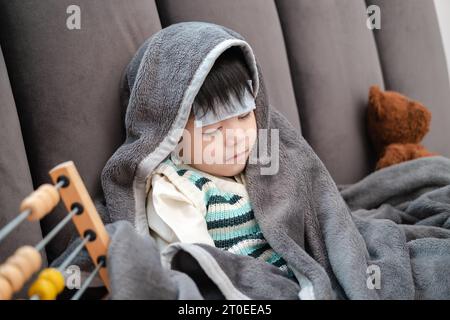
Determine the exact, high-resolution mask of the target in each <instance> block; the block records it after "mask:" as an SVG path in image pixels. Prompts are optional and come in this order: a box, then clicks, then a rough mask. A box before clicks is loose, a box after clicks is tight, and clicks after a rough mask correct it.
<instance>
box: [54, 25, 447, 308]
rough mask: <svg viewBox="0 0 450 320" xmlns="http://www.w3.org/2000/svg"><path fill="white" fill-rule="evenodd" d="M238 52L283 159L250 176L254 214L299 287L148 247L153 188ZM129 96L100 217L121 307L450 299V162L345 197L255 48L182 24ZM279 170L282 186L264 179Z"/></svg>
mask: <svg viewBox="0 0 450 320" xmlns="http://www.w3.org/2000/svg"><path fill="white" fill-rule="evenodd" d="M231 46H238V47H240V48H241V49H242V51H243V53H244V56H245V58H246V62H247V64H248V66H249V68H250V70H251V75H252V84H253V91H254V93H255V94H256V105H257V108H256V109H255V114H256V120H257V125H258V128H259V129H269V130H273V129H278V138H279V139H278V140H277V142H278V144H276V145H277V149H276V150H272V149H271V148H270V147H269V148H266V149H268V150H266V152H267V154H266V157H262V158H261V157H259V158H258V159H259V161H256V162H255V163H248V164H247V166H246V169H245V176H246V180H247V189H248V193H249V196H250V200H251V202H252V206H253V211H254V213H255V218H256V219H257V221H258V223H259V225H260V227H261V230H262V232H263V234H264V236H265V238H266V240H267V241H268V242H269V244H270V245H271V246H272V248H273V249H274V250H275V251H276V252H277V253H279V254H280V255H281V256H282V257H283V258H284V260H285V261H286V262H287V264H288V266H289V267H290V269H291V270H292V271H293V272H294V274H295V276H296V280H297V281H293V280H291V279H290V278H287V277H286V276H285V275H284V274H283V273H282V272H281V271H280V270H278V269H277V268H276V267H274V266H272V265H269V264H267V263H265V262H262V261H260V260H256V259H253V258H250V257H246V256H239V255H234V254H231V253H228V252H225V251H222V250H220V249H218V248H215V247H212V246H208V245H204V244H186V243H175V244H172V245H171V246H169V247H168V248H167V249H166V250H165V251H164V252H162V253H161V252H159V251H158V249H157V246H156V243H155V241H154V239H153V238H152V237H151V236H150V234H149V229H148V225H147V219H146V214H145V198H146V180H147V177H148V176H149V175H150V174H151V172H152V171H153V170H154V169H155V168H156V166H157V165H158V164H159V163H161V162H162V161H163V160H164V159H165V158H166V157H167V156H168V155H169V154H170V152H171V151H172V150H173V149H174V148H175V146H176V144H177V142H178V140H179V138H180V135H181V132H180V131H179V130H178V129H182V128H184V127H185V125H186V122H187V119H188V116H189V113H190V108H191V105H192V102H193V101H194V98H195V95H196V94H197V92H198V90H199V89H200V87H201V85H202V83H203V81H204V79H205V77H206V75H207V74H208V72H209V70H210V69H211V67H212V65H213V63H214V61H215V59H216V58H217V57H218V56H219V55H220V54H221V53H222V52H223V51H224V50H226V49H227V48H229V47H231ZM122 88H123V97H124V104H125V105H124V106H126V107H127V113H126V120H125V124H126V132H127V138H126V141H125V142H124V143H123V145H122V146H121V147H120V148H119V149H118V150H117V151H116V152H115V153H114V155H113V156H112V157H111V158H110V160H109V161H108V163H107V164H106V166H105V168H104V170H103V173H102V186H103V190H104V196H105V203H106V205H105V206H102V205H101V204H98V209H99V211H100V212H101V214H102V218H103V220H104V221H105V223H108V224H109V225H108V230H109V231H110V233H111V239H112V241H111V245H110V248H109V257H108V271H109V275H110V278H111V287H112V292H111V298H114V299H216V298H219V299H220V298H225V299H255V298H256V299H299V298H300V299H415V298H421V299H440V298H447V299H448V298H450V231H449V227H450V220H449V214H450V160H448V159H446V158H443V157H432V158H424V159H418V160H415V161H410V162H407V163H403V164H399V165H395V166H392V167H390V168H386V169H384V170H381V171H379V172H376V173H373V174H371V175H369V176H368V177H366V178H365V179H363V180H362V181H360V182H358V183H356V184H354V185H350V186H339V188H338V186H336V184H335V183H334V181H333V180H332V178H331V177H330V175H329V173H328V171H327V170H326V168H325V166H324V165H323V163H322V162H321V161H320V159H319V158H318V157H317V156H316V154H315V153H314V152H313V150H312V149H311V147H310V146H309V145H308V143H307V142H306V141H305V140H304V139H303V137H302V136H301V135H300V134H298V133H297V131H296V130H294V128H293V127H292V126H291V125H290V123H289V122H288V121H287V120H286V119H285V118H284V117H283V116H282V115H281V114H280V113H279V112H278V111H277V110H276V109H275V108H272V107H271V106H269V105H268V102H267V97H266V94H265V87H264V81H263V78H262V74H261V72H260V68H259V65H258V63H257V59H256V58H255V56H254V54H253V51H252V49H251V47H250V46H249V44H248V43H247V42H246V41H245V40H244V39H243V38H242V36H240V35H239V34H237V33H236V32H234V31H232V30H230V29H227V28H225V27H222V26H218V25H214V24H209V23H200V22H189V23H180V24H175V25H172V26H170V27H168V28H165V29H163V30H161V31H160V32H158V33H157V34H155V35H153V36H152V37H151V38H149V39H148V40H147V41H146V42H145V43H144V44H143V45H142V46H141V48H140V49H139V50H138V52H137V53H136V55H135V57H134V58H133V60H132V61H131V62H130V64H129V66H128V68H127V70H126V73H125V77H124V79H123V84H122ZM262 140H263V139H262V138H261V137H258V144H259V145H264V143H265V142H266V141H262ZM269 140H270V139H269ZM269 142H273V141H269ZM256 153H257V150H252V154H251V156H250V157H252V155H253V156H254V155H255V154H256ZM268 168H276V169H277V170H276V174H263V173H264V172H266V173H267V172H268V171H270V170H268ZM265 169H266V171H264V170H265ZM267 170H268V171H267ZM69 251H70V248H69V249H68V252H69ZM85 261H87V260H85ZM55 264H57V262H56V263H55ZM78 264H80V265H83V259H82V257H81V256H80V257H79V259H78Z"/></svg>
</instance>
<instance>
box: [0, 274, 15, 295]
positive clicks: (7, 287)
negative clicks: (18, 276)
mask: <svg viewBox="0 0 450 320" xmlns="http://www.w3.org/2000/svg"><path fill="white" fill-rule="evenodd" d="M13 292H14V291H13V288H12V286H11V283H10V282H9V281H8V280H6V279H5V278H4V277H2V276H0V300H9V299H11V297H12V295H13Z"/></svg>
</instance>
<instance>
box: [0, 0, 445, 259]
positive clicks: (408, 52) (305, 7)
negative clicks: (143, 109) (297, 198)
mask: <svg viewBox="0 0 450 320" xmlns="http://www.w3.org/2000/svg"><path fill="white" fill-rule="evenodd" d="M70 4H73V1H68V0H41V1H36V0H34V1H33V0H20V1H18V0H14V1H11V0H0V46H1V51H0V52H1V53H2V54H1V55H0V133H1V139H0V179H1V182H2V185H1V188H0V209H1V212H0V227H1V226H3V225H5V224H6V223H7V221H9V220H11V219H12V218H13V217H14V216H15V215H17V213H18V207H19V204H20V202H21V200H22V199H23V198H24V197H25V196H26V195H28V194H29V193H30V192H31V191H32V190H33V188H36V187H38V186H39V185H40V184H42V183H46V182H49V181H50V180H49V176H48V170H50V169H51V168H52V167H53V166H55V165H56V164H58V163H60V162H62V161H66V160H73V161H74V162H75V164H76V165H77V167H78V169H79V171H80V173H81V175H82V177H83V179H84V182H85V184H86V185H87V187H88V190H89V192H90V194H91V195H92V197H93V198H101V195H102V190H101V184H100V173H101V170H102V168H103V166H104V164H105V163H106V161H107V159H108V158H109V157H110V156H111V154H112V153H113V152H114V151H115V149H116V148H117V147H118V146H119V145H120V144H121V143H122V141H123V140H124V130H123V115H124V112H125V107H126V106H124V105H122V104H121V99H120V98H121V97H120V95H119V83H120V78H121V76H122V75H123V71H124V68H125V66H126V65H127V63H128V62H129V60H130V59H131V57H132V56H133V54H134V53H135V51H136V50H137V48H138V47H139V45H140V44H141V43H142V42H143V41H144V40H145V39H146V38H148V37H149V36H150V35H152V34H153V33H155V32H156V31H158V30H159V29H161V28H163V27H165V26H168V25H170V24H173V23H177V22H181V21H190V20H196V21H209V22H214V23H218V24H222V25H225V26H227V27H230V28H232V29H234V30H236V31H238V32H239V33H241V34H242V35H243V36H244V37H246V39H247V40H248V41H249V43H250V44H251V45H252V47H253V48H254V51H255V54H256V56H257V58H258V60H259V62H260V64H261V66H262V69H263V70H262V71H263V75H264V77H265V82H266V86H267V89H268V93H269V99H270V101H271V104H272V105H273V106H274V107H276V108H278V109H279V110H281V111H282V112H283V113H284V114H285V115H286V116H287V117H288V119H289V120H290V121H291V122H292V124H293V125H294V126H295V127H296V128H297V129H298V130H299V131H300V130H301V133H302V134H303V136H304V137H305V138H306V140H307V141H308V142H309V143H310V144H311V146H312V147H313V148H314V150H315V151H316V153H317V154H318V155H319V157H320V158H321V159H322V161H323V162H324V163H325V165H326V167H327V168H328V170H329V171H330V172H331V174H332V176H333V177H334V179H335V181H336V182H337V183H338V184H348V183H352V182H356V181H358V180H359V179H360V178H362V177H364V176H365V175H367V174H368V173H369V172H370V171H371V170H372V168H373V164H374V154H373V151H372V149H371V146H370V144H369V141H368V138H367V135H366V127H365V111H366V105H367V96H368V89H369V86H370V85H373V84H377V85H379V86H381V87H383V88H385V89H389V90H396V91H400V92H402V93H404V94H406V95H409V96H410V97H412V98H414V99H417V100H420V101H422V102H423V103H424V104H425V105H426V106H428V107H429V108H430V109H431V111H432V113H433V120H432V125H431V132H430V133H429V134H428V135H427V137H426V139H425V142H424V143H425V146H426V147H428V148H429V149H430V150H432V151H435V152H438V153H440V154H442V155H445V156H450V139H449V138H448V134H447V126H448V125H449V124H450V85H449V80H448V74H447V66H446V62H445V56H444V51H443V45H442V42H441V36H440V32H439V28H438V23H437V18H436V12H435V8H434V5H433V2H432V1H424V0H396V1H391V0H367V1H364V0H275V1H274V0H245V1H242V0H226V1H224V0H161V1H153V0H127V1H122V0H96V1H90V0H77V1H76V4H77V5H79V6H80V8H81V29H80V30H69V29H68V28H67V27H66V19H67V17H68V16H69V15H68V14H67V13H66V8H67V7H68V6H69V5H70ZM370 4H377V5H379V6H380V8H381V12H382V25H381V26H382V28H381V30H374V31H372V30H369V29H368V28H367V27H366V18H367V14H366V8H367V6H368V5H370ZM65 213H66V212H65V210H64V208H63V207H62V206H61V205H60V206H58V207H57V209H56V210H55V212H54V213H53V214H51V215H49V216H48V217H46V218H44V219H43V220H42V221H41V223H40V225H39V224H36V223H29V222H26V223H24V224H23V225H22V226H21V227H20V228H19V229H18V230H17V232H15V233H14V234H12V235H10V236H9V237H8V238H7V240H6V241H4V242H2V243H1V244H0V259H1V261H3V260H4V259H5V258H6V257H7V256H8V255H9V254H11V253H12V251H13V250H14V249H15V248H17V246H18V245H21V244H33V243H36V242H37V241H38V240H39V239H40V238H41V237H42V235H43V234H44V235H45V234H46V233H48V232H49V230H51V228H52V227H53V226H54V225H55V224H56V223H57V222H58V221H59V220H60V219H61V217H62V216H63V215H64V214H65ZM73 233H74V228H73V227H72V226H69V227H67V228H66V229H65V230H64V231H63V232H62V233H60V235H59V236H58V237H57V239H56V240H54V241H53V242H52V243H51V245H50V246H48V247H47V257H48V260H49V261H51V260H53V259H54V258H55V257H57V256H58V255H59V254H60V253H61V252H62V251H63V250H64V248H65V247H66V246H67V243H68V241H69V239H70V237H71V235H72V234H73Z"/></svg>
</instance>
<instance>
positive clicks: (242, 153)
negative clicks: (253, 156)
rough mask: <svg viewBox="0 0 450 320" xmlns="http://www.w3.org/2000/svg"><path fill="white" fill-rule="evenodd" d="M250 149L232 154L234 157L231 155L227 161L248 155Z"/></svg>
mask: <svg viewBox="0 0 450 320" xmlns="http://www.w3.org/2000/svg"><path fill="white" fill-rule="evenodd" d="M248 150H249V149H245V151H242V152H240V153H238V154H235V155H234V156H232V157H229V158H228V159H227V160H226V163H228V162H229V161H233V160H236V159H238V158H240V157H242V156H244V155H246V154H247V152H248Z"/></svg>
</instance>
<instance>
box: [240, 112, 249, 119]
mask: <svg viewBox="0 0 450 320" xmlns="http://www.w3.org/2000/svg"><path fill="white" fill-rule="evenodd" d="M250 113H252V112H251V111H250V112H247V113H245V114H243V115H241V116H239V117H238V118H239V119H246V118H248V117H249V116H250Z"/></svg>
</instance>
